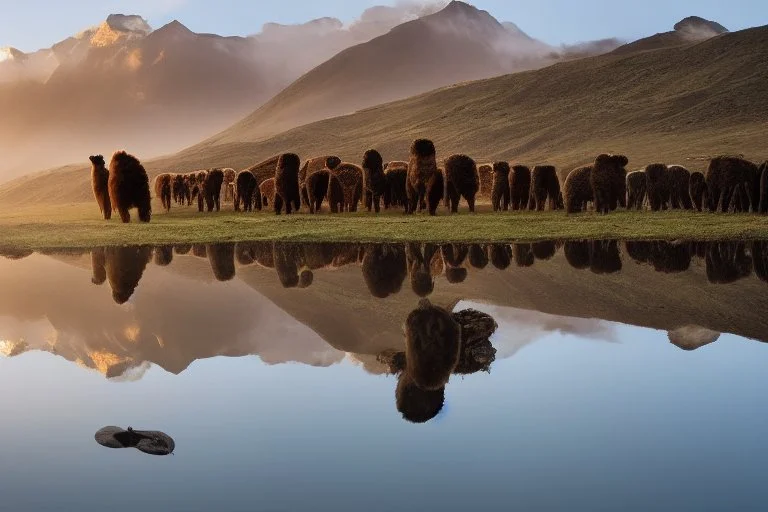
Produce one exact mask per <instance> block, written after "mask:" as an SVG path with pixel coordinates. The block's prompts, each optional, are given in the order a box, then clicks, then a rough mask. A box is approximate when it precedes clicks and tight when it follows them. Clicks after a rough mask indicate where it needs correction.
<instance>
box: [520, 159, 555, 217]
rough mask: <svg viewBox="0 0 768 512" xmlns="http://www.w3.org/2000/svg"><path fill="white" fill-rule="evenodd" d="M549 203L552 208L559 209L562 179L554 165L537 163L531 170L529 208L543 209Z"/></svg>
mask: <svg viewBox="0 0 768 512" xmlns="http://www.w3.org/2000/svg"><path fill="white" fill-rule="evenodd" d="M547 204H549V208H550V210H559V209H561V208H562V207H563V205H562V204H561V194H560V180H559V179H558V177H557V169H556V168H555V167H554V166H552V165H537V166H535V167H534V168H533V170H532V171H531V190H530V199H529V201H528V209H529V210H538V211H542V210H544V209H545V208H546V205H547Z"/></svg>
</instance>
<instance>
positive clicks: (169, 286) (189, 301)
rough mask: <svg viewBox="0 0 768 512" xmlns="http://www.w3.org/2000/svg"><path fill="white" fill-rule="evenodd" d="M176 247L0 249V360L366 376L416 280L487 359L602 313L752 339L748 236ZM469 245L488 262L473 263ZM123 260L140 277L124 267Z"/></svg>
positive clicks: (585, 333) (755, 293)
mask: <svg viewBox="0 0 768 512" xmlns="http://www.w3.org/2000/svg"><path fill="white" fill-rule="evenodd" d="M560 247H562V249H560ZM186 249H187V248H178V250H174V251H173V254H174V256H173V258H172V261H171V264H170V265H168V266H166V263H168V260H167V258H165V257H163V258H160V262H161V263H162V265H163V266H158V265H157V264H148V265H146V268H144V265H145V264H146V262H148V261H149V260H150V259H151V258H150V257H151V250H146V249H141V248H125V249H123V250H118V249H108V250H103V249H102V250H96V251H93V255H95V256H97V257H94V258H92V255H88V254H82V253H81V252H80V253H79V252H78V251H69V252H68V253H66V254H63V255H56V256H55V257H46V256H41V255H33V256H29V257H26V258H24V259H21V260H13V259H2V258H0V275H2V276H3V283H4V288H3V294H2V295H0V339H4V340H6V341H4V342H3V343H2V345H0V353H3V354H5V355H10V356H13V355H19V354H21V353H23V352H24V351H27V350H34V349H39V350H47V351H50V352H53V353H56V354H59V355H61V356H63V357H65V358H67V359H68V360H71V361H76V362H78V363H79V364H82V365H84V366H86V367H89V368H95V369H98V370H99V371H101V372H102V373H104V374H105V375H108V376H110V377H117V376H122V378H123V379H126V380H130V379H134V378H138V377H140V376H141V374H142V373H143V371H144V370H145V369H146V367H147V363H148V362H151V363H155V364H158V365H160V366H162V367H163V368H165V369H167V370H169V371H171V372H174V373H178V372H180V371H182V370H184V369H185V368H186V367H187V366H188V365H189V364H190V363H191V362H192V361H194V360H196V359H201V358H208V357H213V356H243V355H249V354H254V355H259V356H260V357H261V358H262V359H263V360H264V361H266V362H268V363H279V362H285V361H299V362H304V363H307V364H312V365H318V366H323V365H328V364H333V363H335V362H338V361H340V360H341V359H343V358H344V357H345V356H347V357H350V358H351V359H353V360H356V361H358V362H360V363H361V364H363V366H364V367H365V368H366V369H367V370H368V371H371V372H375V373H380V372H383V371H385V370H386V368H385V366H383V365H382V364H381V363H380V362H379V361H377V360H376V355H378V354H380V353H382V352H385V351H392V350H394V351H402V350H403V345H404V337H403V327H402V326H403V321H404V319H405V318H406V316H407V315H408V313H409V311H411V310H412V309H413V307H414V305H415V304H416V303H417V302H418V298H419V295H417V293H416V292H415V291H414V290H417V291H419V292H420V293H423V291H424V289H426V288H431V287H432V286H434V290H433V291H432V293H431V294H430V295H429V298H430V300H431V301H432V303H433V304H436V305H440V306H443V307H446V308H448V309H454V308H456V307H457V305H459V304H460V303H461V302H462V301H466V302H470V303H472V304H470V306H471V307H472V306H475V305H477V306H476V307H477V308H478V309H481V310H484V311H486V312H487V313H490V314H491V315H492V316H493V317H494V318H495V319H496V320H497V321H498V322H499V324H500V326H501V328H500V330H499V332H498V333H497V334H496V335H495V337H494V340H493V344H494V346H495V347H496V349H497V350H498V357H509V356H512V355H513V354H515V353H516V351H517V350H519V349H520V348H521V347H523V346H524V345H526V344H528V343H531V342H533V341H535V340H538V339H541V338H542V337H545V336H547V335H548V334H549V333H553V332H559V333H565V334H573V335H576V336H581V337H589V338H592V339H595V338H597V339H604V340H609V341H611V340H614V339H615V333H614V330H613V329H614V326H612V325H610V324H609V323H606V322H605V321H608V322H620V323H624V324H630V325H635V326H641V327H649V328H654V329H661V330H665V331H668V332H669V340H670V341H671V342H672V343H674V344H675V345H677V346H678V347H680V348H683V349H686V350H692V349H696V348H699V347H701V346H704V345H706V344H708V343H712V342H713V341H716V340H717V338H718V336H719V333H721V332H729V333H734V334H737V335H740V336H744V337H748V338H755V339H760V340H766V339H768V321H766V319H765V317H764V315H763V312H764V311H765V308H766V307H767V306H768V298H766V296H765V293H764V291H765V286H766V284H765V282H764V281H766V280H768V277H767V276H766V271H765V268H766V267H767V266H768V264H767V263H766V262H767V261H768V257H766V254H768V251H766V250H765V244H763V243H758V242H755V243H750V244H747V243H744V242H733V243H712V244H679V243H674V244H669V243H660V242H650V243H646V242H642V243H627V244H621V243H615V242H599V243H592V242H576V243H573V242H568V243H566V244H564V246H562V244H557V243H538V244H533V245H530V244H515V245H513V246H512V247H508V248H504V247H502V246H500V245H495V246H492V247H485V246H480V245H478V246H473V247H470V248H468V249H463V248H460V247H452V248H448V247H443V248H442V249H439V248H436V247H430V246H429V244H426V245H420V244H411V245H410V246H409V248H408V250H407V251H406V250H405V247H404V246H402V245H398V244H391V245H389V246H387V247H386V248H384V247H372V246H356V245H354V244H343V245H332V244H310V245H304V246H300V245H295V244H283V243H279V244H271V243H253V244H238V245H237V246H231V245H230V246H221V247H213V246H209V247H206V246H194V247H192V248H191V250H190V251H189V255H179V254H178V253H179V252H187V251H186ZM491 249H493V250H491ZM484 251H488V252H489V253H490V254H491V257H490V258H486V257H480V256H481V255H483V254H484ZM112 253H115V254H118V255H119V257H114V256H112V255H111V254H112ZM166 253H167V251H166V250H165V249H164V248H161V249H160V250H157V249H156V250H155V255H156V256H157V255H159V254H166ZM406 253H407V254H406ZM100 254H103V255H104V256H103V257H101V256H99V255H100ZM130 254H134V255H135V256H136V261H137V262H138V263H139V265H138V267H139V268H141V270H142V272H137V271H136V269H134V268H133V266H132V265H133V263H130V264H128V263H129V262H128V261H127V260H130ZM498 254H505V255H507V256H509V255H512V256H513V259H512V261H509V259H508V258H499V257H498ZM473 255H474V256H473ZM494 255H495V256H496V257H494ZM166 256H167V254H166ZM630 256H631V257H630ZM444 258H447V259H444ZM235 260H236V261H237V262H239V264H238V266H237V268H235V276H236V277H235V279H234V280H232V281H229V282H226V283H221V282H217V281H216V279H215V278H214V276H215V277H216V278H218V279H229V278H230V277H232V265H233V264H234V261H235ZM489 260H490V263H489ZM375 261H378V262H379V263H378V264H372V262H375ZM92 265H95V266H94V267H93V268H91V267H92ZM473 265H474V266H473ZM494 265H495V266H501V267H503V268H505V270H499V269H497V268H494ZM102 267H105V269H104V270H100V269H101V268H102ZM477 267H483V269H482V270H481V269H480V268H477ZM456 268H463V269H465V270H466V271H467V273H466V279H464V280H463V281H461V282H458V283H456V284H451V283H449V282H448V280H447V278H446V272H447V271H450V270H451V269H456ZM753 268H754V269H755V273H756V276H755V277H753V276H751V274H752V269H753ZM137 276H138V278H139V279H140V281H138V285H137ZM123 277H124V278H125V280H123ZM415 277H416V278H417V279H414V278H415ZM393 279H394V282H393V281H392V280H393ZM387 280H389V284H387ZM432 282H434V285H432V284H431V283H432ZM92 283H96V284H92ZM385 285H386V286H385ZM417 285H418V286H417ZM427 285H429V286H427ZM374 291H375V292H376V295H378V296H383V297H387V298H384V299H382V298H377V297H376V296H374V295H373V294H372V292H374ZM129 292H131V293H129ZM384 292H386V293H384ZM73 298H76V299H77V300H73ZM747 303H748V304H749V307H744V304H747ZM120 304H122V305H120ZM464 307H466V305H463V304H462V305H461V306H460V308H461V309H463V308H464ZM345 353H346V354H345Z"/></svg>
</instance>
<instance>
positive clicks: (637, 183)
mask: <svg viewBox="0 0 768 512" xmlns="http://www.w3.org/2000/svg"><path fill="white" fill-rule="evenodd" d="M626 182H627V208H629V209H630V210H631V209H635V210H642V209H643V203H645V194H646V187H647V183H646V179H645V171H633V172H630V173H628V174H627V178H626Z"/></svg>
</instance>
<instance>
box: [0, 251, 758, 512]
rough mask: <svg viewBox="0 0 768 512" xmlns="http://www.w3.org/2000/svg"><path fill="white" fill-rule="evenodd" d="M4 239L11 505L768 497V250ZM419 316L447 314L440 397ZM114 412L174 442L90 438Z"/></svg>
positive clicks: (659, 502) (678, 505)
mask: <svg viewBox="0 0 768 512" xmlns="http://www.w3.org/2000/svg"><path fill="white" fill-rule="evenodd" d="M0 254H2V256H4V257H0V386H2V389H3V390H4V392H3V393H2V394H0V418H2V421H3V427H4V428H3V441H2V443H1V444H0V446H1V448H0V496H2V503H3V505H2V509H3V510H9V511H17V510H19V511H23V510H57V511H58V510H79V511H90V510H94V511H103V510H109V511H112V512H116V511H123V510H126V511H128V510H130V511H136V510H145V511H154V510H158V511H160V510H162V511H165V510H180V511H181V510H184V511H187V510H217V511H229V510H232V511H240V510H242V511H251V510H265V511H283V510H286V511H287V510H334V511H340V510H350V511H351V510H355V511H356V510H366V511H379V510H381V511H390V510H443V511H449V510H451V511H452V510H461V511H466V510H475V509H477V510H526V511H527V510H569V511H574V510H587V511H593V510H605V511H615V510H638V511H640V510H642V511H645V510H675V511H681V510H697V511H701V510H764V509H765V505H764V503H765V502H766V500H768V487H766V486H765V484H764V475H765V474H766V473H765V472H766V471H768V462H764V460H768V457H766V456H767V455H768V453H766V452H768V450H766V443H765V441H764V440H763V432H764V431H765V430H766V429H767V428H768V414H766V412H765V406H764V403H765V402H766V399H765V398H763V397H762V392H763V388H764V387H766V386H767V385H768V372H767V371H766V370H768V364H766V362H767V361H768V346H766V345H765V343H764V342H765V341H768V315H767V314H766V312H768V293H767V292H768V242H763V241H751V242H695V241H685V242H682V241H678V242H631V241H609V240H601V241H579V242H565V243H563V242H558V241H552V242H540V243H536V244H474V245H462V244H450V245H445V246H440V245H433V244H415V243H414V244H384V245H376V244H362V245H359V244H290V243H266V242H254V243H238V244H217V245H208V246H205V245H194V246H177V247H170V246H164V247H148V246H142V247H119V248H115V247H110V248H94V249H91V250H56V251H45V253H29V252H25V251H12V250H8V249H3V250H2V251H1V252H0ZM425 298H426V299H428V300H429V304H431V306H428V305H427V303H425V302H421V301H423V299H425ZM427 307H430V308H432V309H434V310H435V311H438V312H439V314H441V315H443V317H444V318H447V320H446V321H447V322H449V323H450V322H457V324H456V325H461V326H462V328H461V340H462V341H461V344H460V346H458V348H457V350H458V351H457V352H456V354H457V357H458V359H457V360H454V362H453V363H452V364H451V366H450V368H448V370H447V372H446V373H445V379H444V381H443V383H442V384H441V385H440V386H439V389H429V390H427V389H426V388H424V387H423V386H421V385H420V384H419V383H418V382H419V379H418V378H416V377H415V376H414V374H413V372H415V371H417V361H422V362H423V361H424V359H418V360H417V358H416V356H414V352H411V344H410V343H408V344H407V343H406V335H408V336H411V333H412V332H413V330H414V329H417V330H418V329H420V330H422V331H423V332H425V333H427V334H426V335H425V336H427V338H425V339H428V340H429V342H430V343H431V342H432V340H433V338H434V335H432V334H430V333H432V332H434V331H433V330H432V329H433V327H434V324H432V323H428V322H427V321H426V320H423V319H422V320H420V318H422V317H418V316H412V312H414V311H415V310H418V309H420V308H421V309H423V308H427ZM467 310H469V312H467ZM443 317H441V318H443ZM467 318H471V319H473V321H475V320H476V322H475V323H472V324H469V323H467V322H466V321H465V320H466V319H467ZM451 319H453V320H451ZM430 321H431V320H430ZM451 325H453V324H451ZM478 326H479V327H478ZM440 332H443V331H440ZM430 336H432V337H431V338H430ZM468 336H469V337H470V338H471V339H469V338H468ZM407 345H408V346H407ZM425 346H428V345H425ZM440 346H441V347H442V346H443V345H440ZM407 348H408V350H406V349H407ZM414 350H415V349H414ZM422 350H426V349H422ZM441 350H443V349H441ZM445 350H448V349H445ZM424 354H426V352H424V353H422V354H417V355H418V356H419V357H422V356H424V357H426V356H425V355H424ZM456 361H458V363H456ZM418 364H421V363H418ZM435 364H437V363H435ZM427 369H431V370H434V371H435V372H437V373H439V372H440V371H442V370H438V369H437V366H435V367H434V368H432V367H430V368H427ZM419 371H420V370H419ZM445 380H447V383H446V382H445ZM112 425H114V426H119V427H121V428H127V427H129V426H131V427H133V428H135V429H137V430H156V431H161V432H163V433H165V434H167V435H169V436H171V437H172V438H173V440H174V442H175V450H174V452H173V455H168V456H155V455H149V454H147V453H143V452H142V451H140V450H138V449H134V448H131V447H128V448H125V449H110V448H106V447H104V446H102V445H100V444H99V443H97V442H96V440H95V439H94V435H95V433H96V432H97V431H98V430H99V429H101V428H102V427H105V426H112Z"/></svg>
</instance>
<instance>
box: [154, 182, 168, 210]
mask: <svg viewBox="0 0 768 512" xmlns="http://www.w3.org/2000/svg"><path fill="white" fill-rule="evenodd" d="M172 182H173V176H172V175H170V174H168V173H164V174H158V175H157V177H156V178H155V187H154V188H155V197H157V198H159V199H160V202H161V203H162V205H163V210H165V211H166V212H169V211H171V198H172V195H173V194H172Z"/></svg>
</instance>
